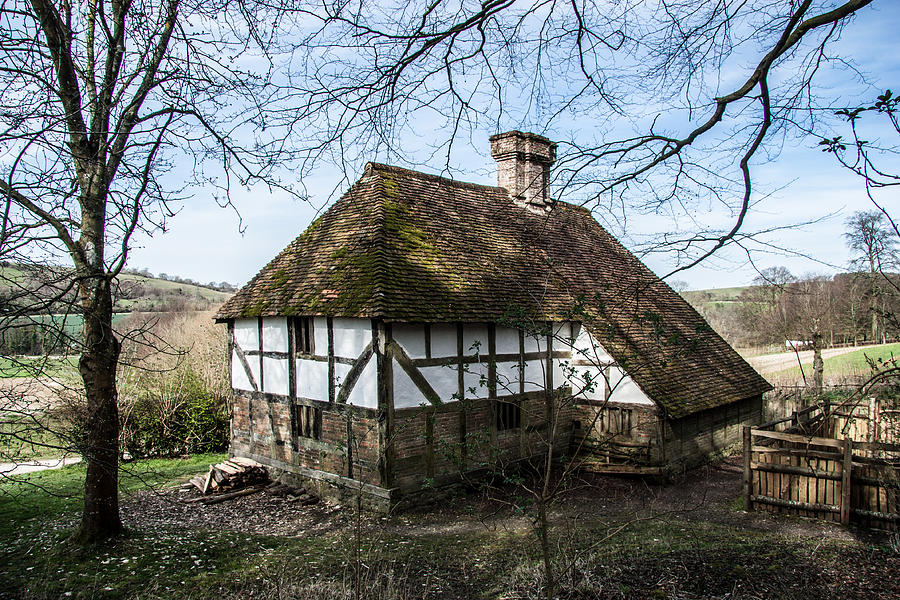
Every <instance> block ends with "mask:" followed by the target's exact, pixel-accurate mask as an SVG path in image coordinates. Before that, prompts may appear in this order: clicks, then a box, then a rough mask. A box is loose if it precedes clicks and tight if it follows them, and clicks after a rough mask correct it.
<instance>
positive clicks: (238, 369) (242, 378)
mask: <svg viewBox="0 0 900 600" xmlns="http://www.w3.org/2000/svg"><path fill="white" fill-rule="evenodd" d="M252 358H253V359H255V358H256V357H252ZM254 362H256V364H257V367H256V369H257V371H258V370H259V361H256V360H254ZM251 371H252V364H251ZM231 387H233V388H234V389H236V390H247V391H253V386H252V385H250V380H249V379H248V378H247V372H246V371H244V365H242V364H241V359H239V358H238V354H237V351H236V350H235V351H234V352H233V353H232V355H231Z"/></svg>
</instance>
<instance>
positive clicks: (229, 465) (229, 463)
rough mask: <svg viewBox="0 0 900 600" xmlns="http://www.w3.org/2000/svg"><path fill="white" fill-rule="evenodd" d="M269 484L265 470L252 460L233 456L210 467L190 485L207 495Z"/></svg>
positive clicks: (192, 480)
mask: <svg viewBox="0 0 900 600" xmlns="http://www.w3.org/2000/svg"><path fill="white" fill-rule="evenodd" d="M268 482H269V473H268V472H267V471H266V468H265V467H264V466H262V465H261V464H259V463H258V462H256V461H254V460H250V459H248V458H241V457H238V456H235V457H234V458H230V459H228V460H226V461H225V462H220V463H219V464H217V465H210V466H209V471H208V472H207V473H206V475H197V476H196V477H194V478H193V479H191V480H190V484H191V485H193V486H194V487H196V488H197V489H198V490H200V493H201V494H203V495H204V496H206V495H208V494H225V493H232V492H235V491H238V490H243V489H245V488H250V487H256V486H259V485H263V484H267V483H268Z"/></svg>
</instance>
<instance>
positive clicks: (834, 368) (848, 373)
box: [766, 343, 900, 383]
mask: <svg viewBox="0 0 900 600" xmlns="http://www.w3.org/2000/svg"><path fill="white" fill-rule="evenodd" d="M866 357H868V358H870V359H873V360H875V361H876V362H881V361H884V360H888V359H890V358H891V357H900V343H895V344H885V345H883V346H877V347H875V348H866V349H863V350H857V351H855V352H848V353H847V354H841V355H840V356H834V357H832V358H827V359H825V361H824V366H825V372H824V377H825V379H826V380H831V381H840V380H842V379H848V378H856V377H860V376H865V375H867V374H868V373H870V372H871V370H870V368H869V363H868V361H867V360H866ZM803 372H804V373H805V374H806V377H807V379H809V378H810V377H812V363H805V364H804V365H803ZM766 379H768V380H770V381H773V382H779V383H781V382H797V381H802V379H803V377H802V375H801V373H800V367H791V368H790V369H784V370H783V371H777V372H775V373H770V374H768V375H766Z"/></svg>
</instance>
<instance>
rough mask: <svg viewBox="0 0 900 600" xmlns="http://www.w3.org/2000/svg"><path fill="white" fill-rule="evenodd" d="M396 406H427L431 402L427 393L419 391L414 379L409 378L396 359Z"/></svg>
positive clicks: (394, 368)
mask: <svg viewBox="0 0 900 600" xmlns="http://www.w3.org/2000/svg"><path fill="white" fill-rule="evenodd" d="M393 370H394V408H409V407H412V406H427V405H429V404H431V403H430V402H429V401H428V399H427V398H425V395H424V394H422V392H420V391H419V388H418V387H416V384H415V383H413V380H412V379H410V378H409V375H407V374H406V371H404V370H403V367H401V366H400V365H399V364H397V361H394V365H393Z"/></svg>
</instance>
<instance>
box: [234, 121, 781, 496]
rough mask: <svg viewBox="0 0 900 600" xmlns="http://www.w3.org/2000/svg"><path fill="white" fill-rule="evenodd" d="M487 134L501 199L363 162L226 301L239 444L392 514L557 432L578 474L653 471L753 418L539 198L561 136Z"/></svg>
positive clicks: (580, 233)
mask: <svg viewBox="0 0 900 600" xmlns="http://www.w3.org/2000/svg"><path fill="white" fill-rule="evenodd" d="M490 142H491V155H492V156H493V157H494V158H495V159H496V161H497V165H498V177H497V179H498V186H497V187H492V186H484V185H476V184H472V183H464V182H459V181H455V180H450V179H445V178H441V177H437V176H434V175H427V174H424V173H420V172H416V171H410V170H407V169H402V168H398V167H391V166H385V165H380V164H375V163H369V164H368V165H367V166H366V169H365V172H364V173H363V175H362V177H361V178H360V179H359V181H357V182H356V183H355V184H354V185H353V186H352V187H351V188H350V189H349V191H347V193H346V194H344V196H343V197H342V198H341V199H340V200H339V201H338V202H337V203H335V204H334V205H333V206H332V207H331V208H330V209H329V210H328V211H327V212H326V213H324V214H323V215H322V216H321V217H319V218H318V219H316V220H315V221H314V222H313V223H312V224H311V225H310V226H309V228H307V230H306V231H305V232H303V234H302V235H300V236H299V237H298V238H297V239H295V240H294V241H293V242H292V243H291V244H290V245H289V246H288V247H287V248H286V249H285V250H284V251H282V252H281V253H280V254H279V255H278V256H276V257H275V258H274V259H273V260H272V261H271V262H270V263H269V264H268V265H266V266H265V267H264V268H263V269H262V270H261V271H260V272H259V274H257V275H256V277H254V278H253V280H252V281H250V283H248V284H247V285H246V286H245V287H244V288H243V289H241V290H240V291H239V292H238V293H237V294H236V295H235V296H234V297H232V298H231V299H230V300H229V301H228V302H226V303H225V305H224V306H222V308H221V309H220V310H219V313H218V314H217V319H218V320H219V321H222V322H226V323H227V326H228V339H229V357H230V365H231V387H232V388H233V394H234V409H233V420H232V444H231V452H232V454H234V455H238V456H245V457H249V458H253V459H256V460H258V461H260V462H262V463H265V464H268V465H270V466H272V467H275V468H277V469H279V470H281V471H283V472H284V474H286V475H288V476H298V477H300V478H303V479H306V480H308V481H314V482H316V484H317V485H318V486H319V487H320V492H322V493H327V492H328V489H327V488H329V487H330V486H333V487H334V489H346V488H347V487H348V486H350V487H351V488H352V489H354V490H357V489H361V490H363V491H364V492H365V494H366V497H367V498H368V500H369V501H370V502H371V503H373V504H375V505H378V506H381V507H388V506H391V505H393V504H395V503H396V502H398V501H400V500H402V499H404V498H407V499H414V498H415V496H416V495H417V494H418V493H419V492H420V491H421V490H422V489H423V487H432V486H434V485H441V484H445V483H451V482H454V481H457V480H458V479H459V478H460V476H461V474H462V473H465V472H467V471H476V470H479V469H483V468H484V467H485V466H486V465H490V464H491V463H496V462H497V461H513V460H517V459H524V458H528V457H531V456H535V455H540V454H541V453H544V454H545V453H546V448H547V441H548V437H549V435H548V433H549V430H550V428H548V424H550V423H551V422H552V423H553V424H555V425H556V426H555V427H554V428H553V435H554V442H555V444H556V445H555V448H562V449H565V451H571V452H573V453H578V456H580V457H582V458H583V459H584V460H585V463H586V464H587V465H589V466H590V467H591V468H594V469H600V470H606V471H611V472H636V473H660V472H666V471H669V470H673V469H683V468H686V467H689V466H691V465H694V464H697V463H699V462H701V461H702V460H704V459H705V458H706V457H707V456H708V455H709V454H710V453H713V452H715V451H717V450H721V449H723V448H724V447H726V446H729V445H731V444H733V443H735V442H737V441H738V440H739V439H740V431H741V426H742V425H745V424H755V423H758V422H759V421H760V420H761V404H762V394H763V393H764V392H765V391H767V390H768V389H770V388H771V386H770V385H769V384H768V383H767V382H766V381H765V380H764V379H763V378H762V377H760V376H759V375H758V374H757V373H756V372H755V371H754V370H753V369H752V368H751V367H750V366H749V365H748V364H747V363H746V362H745V361H744V360H743V359H741V357H740V356H739V355H738V354H737V353H736V352H735V351H734V350H733V349H732V348H731V347H730V346H729V345H728V344H727V343H726V342H725V341H724V340H722V338H721V337H719V336H718V335H717V334H716V333H715V332H714V331H712V329H710V327H709V326H708V325H707V323H706V322H705V321H704V320H703V318H702V317H701V316H700V315H699V314H697V312H696V311H695V310H694V309H693V308H691V306H690V305H689V304H687V302H685V301H684V300H683V299H682V298H681V297H680V296H679V295H678V294H677V293H675V292H674V291H673V290H672V289H671V288H669V287H668V286H667V285H666V284H665V283H664V282H662V281H661V280H660V279H659V278H658V277H656V276H655V275H654V274H653V273H652V272H651V271H650V270H649V269H647V268H646V267H645V266H644V265H643V264H642V263H641V262H640V261H638V260H637V259H636V258H635V257H634V256H633V255H632V254H631V253H629V252H628V251H627V250H626V249H625V248H624V247H623V246H622V245H621V244H619V243H618V242H617V241H616V240H615V239H614V238H613V237H612V236H611V235H610V234H609V233H607V232H606V231H605V230H604V229H603V228H602V227H601V226H600V225H599V224H598V223H597V222H596V221H595V220H594V219H593V218H592V216H591V214H590V212H589V211H588V210H586V209H584V208H581V207H579V206H575V205H571V204H567V203H565V202H561V201H557V200H552V199H551V198H550V197H549V195H548V181H549V169H550V165H551V164H552V163H553V161H554V160H555V154H556V145H555V144H554V143H552V142H550V141H549V140H548V139H546V138H544V137H542V136H539V135H535V134H530V133H521V132H518V131H512V132H509V133H505V134H501V135H495V136H492V137H491V140H490ZM548 394H550V395H551V396H548ZM548 398H553V399H554V401H552V402H548ZM551 409H552V410H556V411H557V412H555V413H553V414H552V415H551V414H550V410H551Z"/></svg>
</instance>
